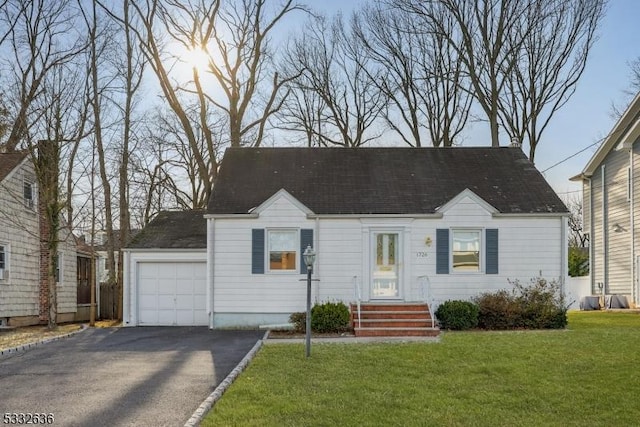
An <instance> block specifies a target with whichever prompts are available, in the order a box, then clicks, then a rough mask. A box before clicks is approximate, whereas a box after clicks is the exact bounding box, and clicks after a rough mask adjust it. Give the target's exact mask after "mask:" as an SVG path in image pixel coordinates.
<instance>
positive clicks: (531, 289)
mask: <svg viewBox="0 0 640 427" xmlns="http://www.w3.org/2000/svg"><path fill="white" fill-rule="evenodd" d="M510 283H511V284H512V285H513V290H512V291H511V292H508V291H506V290H500V291H497V292H489V293H484V294H481V295H480V296H478V297H477V298H476V299H475V302H476V304H478V308H479V316H478V326H480V327H481V328H484V329H561V328H564V327H566V326H567V307H566V305H565V303H564V295H562V292H561V290H560V285H559V284H558V283H556V282H555V281H551V282H549V281H547V280H546V279H544V278H542V277H536V278H533V279H531V283H530V284H529V285H528V286H525V285H522V284H521V283H520V282H519V281H517V280H516V281H514V282H510Z"/></svg>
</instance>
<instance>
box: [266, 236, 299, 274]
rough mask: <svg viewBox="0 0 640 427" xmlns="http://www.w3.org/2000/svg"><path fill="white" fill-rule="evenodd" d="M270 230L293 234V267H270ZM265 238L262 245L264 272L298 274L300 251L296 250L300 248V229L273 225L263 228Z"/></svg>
mask: <svg viewBox="0 0 640 427" xmlns="http://www.w3.org/2000/svg"><path fill="white" fill-rule="evenodd" d="M272 232H276V233H277V232H281V233H292V234H293V235H294V236H295V244H294V245H293V248H294V250H293V252H294V253H295V256H294V257H293V259H294V260H295V265H294V268H292V269H286V270H284V269H271V249H270V242H271V233H272ZM265 233H266V236H265V239H264V245H265V250H264V256H265V260H264V262H265V266H266V268H265V269H264V272H265V273H267V274H300V273H299V272H300V266H299V265H298V263H299V262H300V261H299V258H300V253H299V252H298V251H299V250H300V229H298V228H289V227H286V228H279V227H275V228H266V229H265Z"/></svg>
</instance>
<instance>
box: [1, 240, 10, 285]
mask: <svg viewBox="0 0 640 427" xmlns="http://www.w3.org/2000/svg"><path fill="white" fill-rule="evenodd" d="M8 261H9V248H8V247H7V245H5V244H3V243H0V280H3V279H4V272H5V270H7V264H8Z"/></svg>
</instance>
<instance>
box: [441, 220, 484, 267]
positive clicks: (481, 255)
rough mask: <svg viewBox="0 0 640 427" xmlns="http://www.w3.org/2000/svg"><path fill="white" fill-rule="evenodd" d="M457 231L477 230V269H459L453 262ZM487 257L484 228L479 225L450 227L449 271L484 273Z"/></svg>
mask: <svg viewBox="0 0 640 427" xmlns="http://www.w3.org/2000/svg"><path fill="white" fill-rule="evenodd" d="M456 232H467V233H468V232H475V233H477V234H478V269H477V270H458V269H456V267H455V264H454V262H453V252H454V249H453V248H454V246H453V244H454V235H455V233H456ZM485 257H486V247H485V238H484V228H478V227H455V228H453V227H452V228H450V233H449V266H450V267H449V273H450V274H484V273H485V268H484V264H483V261H484V260H485Z"/></svg>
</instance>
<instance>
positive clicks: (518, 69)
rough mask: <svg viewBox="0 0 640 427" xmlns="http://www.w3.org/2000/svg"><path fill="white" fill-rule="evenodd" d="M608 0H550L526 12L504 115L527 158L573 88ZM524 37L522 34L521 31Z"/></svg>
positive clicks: (505, 95) (504, 96) (505, 96)
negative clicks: (525, 144) (523, 145)
mask: <svg viewBox="0 0 640 427" xmlns="http://www.w3.org/2000/svg"><path fill="white" fill-rule="evenodd" d="M604 4H605V0H547V1H539V2H536V3H535V4H533V5H531V6H530V7H529V8H528V9H527V12H526V14H525V15H524V20H525V24H524V29H522V30H521V31H524V32H525V34H522V36H521V38H522V40H523V43H522V46H521V54H520V55H519V59H518V61H516V63H515V64H514V67H513V73H512V76H511V77H510V78H509V79H507V90H506V91H505V92H504V93H503V94H502V101H501V104H500V105H501V108H500V111H499V113H500V116H501V119H502V120H501V122H502V123H503V124H504V127H505V128H506V132H507V133H508V134H509V136H510V137H511V138H512V139H513V138H515V139H516V140H518V141H520V142H524V141H527V142H528V143H529V160H531V161H532V162H533V161H534V159H535V152H536V148H537V147H538V144H539V142H540V140H541V136H542V133H543V132H544V130H545V129H546V128H547V126H548V125H549V122H550V121H551V118H552V117H553V115H554V114H555V113H556V111H558V110H559V109H560V108H562V106H564V105H565V104H566V102H567V101H568V100H569V98H570V97H571V95H573V93H574V92H575V89H576V84H577V83H578V80H579V79H580V76H582V73H583V71H584V69H585V66H586V64H587V58H588V56H589V52H590V51H591V47H592V46H593V43H594V41H595V40H596V37H595V36H596V29H597V28H598V25H599V23H600V21H601V20H602V16H603V13H604ZM518 38H520V37H518Z"/></svg>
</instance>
